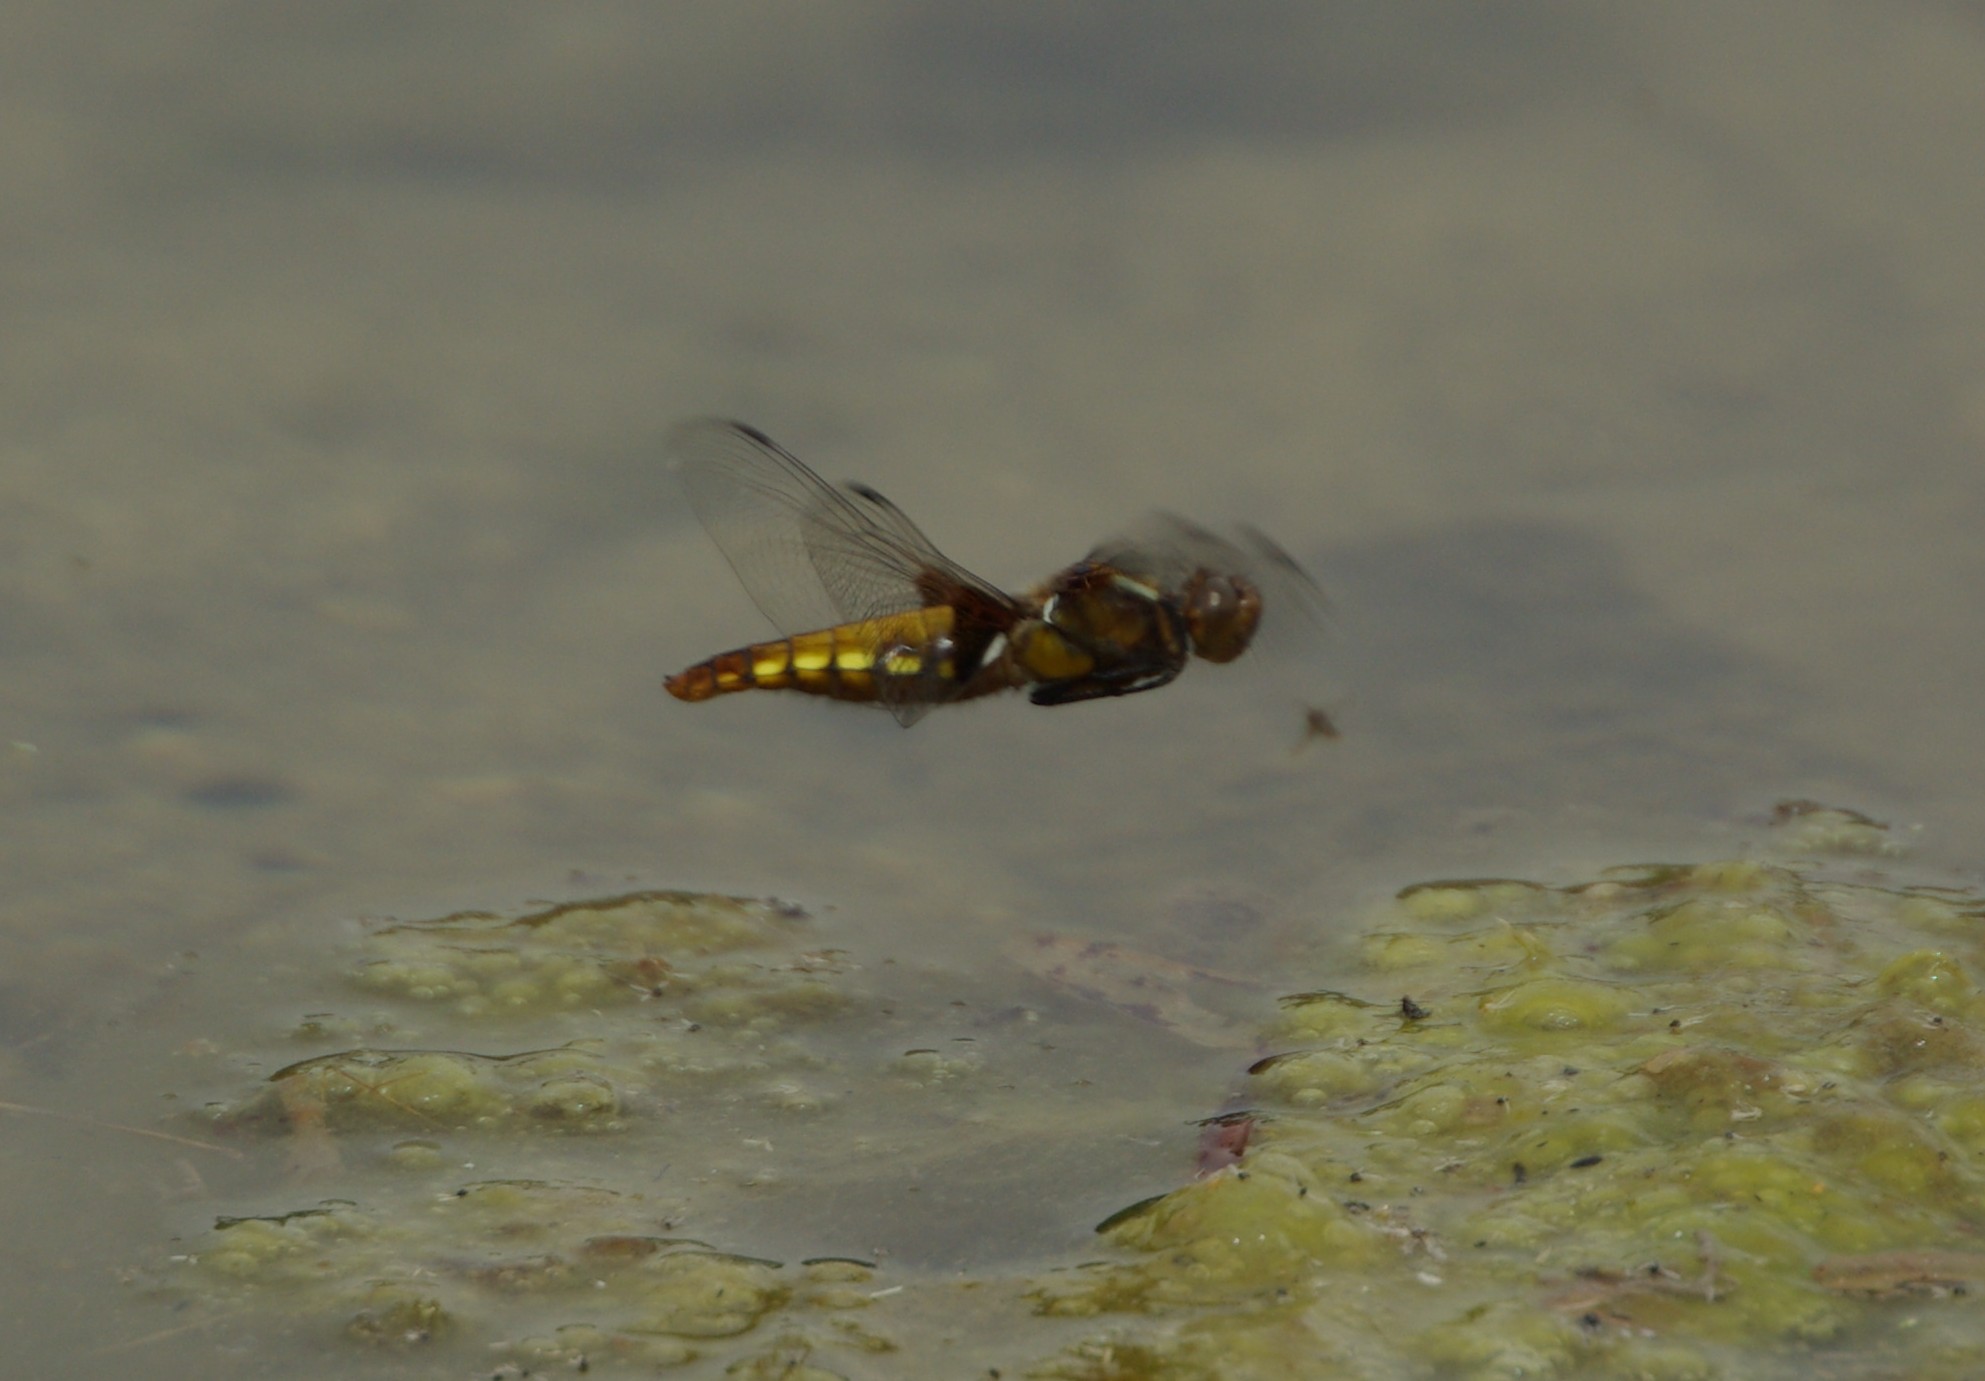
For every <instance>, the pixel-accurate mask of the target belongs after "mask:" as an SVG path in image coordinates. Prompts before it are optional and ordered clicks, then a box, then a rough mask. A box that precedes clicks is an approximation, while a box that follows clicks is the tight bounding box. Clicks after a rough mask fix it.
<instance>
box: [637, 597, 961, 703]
mask: <svg viewBox="0 0 1985 1381" xmlns="http://www.w3.org/2000/svg"><path fill="white" fill-rule="evenodd" d="M953 621H954V620H953V614H952V611H951V610H950V609H949V608H947V607H943V606H939V607H935V608H930V609H916V610H912V611H911V612H909V613H907V614H890V615H886V616H884V617H882V618H876V619H864V620H862V621H861V622H859V623H844V624H840V625H838V626H837V627H834V628H823V629H820V630H819V631H817V632H813V633H796V634H794V635H793V636H792V637H790V638H781V639H779V640H778V641H776V642H769V643H753V644H751V645H750V646H749V647H740V648H737V649H736V650H734V651H731V652H720V653H718V654H717V655H716V656H714V657H711V658H708V659H706V660H704V661H701V662H698V663H697V664H696V665H695V666H693V667H690V668H688V669H687V670H685V671H681V672H678V673H676V674H675V675H674V676H671V677H669V679H668V680H667V681H665V682H664V683H663V685H664V686H665V687H666V688H667V690H668V693H669V694H670V695H673V696H674V697H675V698H676V699H678V700H692V701H693V700H709V699H711V698H712V697H714V696H719V695H729V694H731V693H732V692H735V691H747V690H796V691H802V692H804V693H806V694H808V695H825V696H830V697H832V698H833V699H836V700H862V701H866V700H877V699H880V698H882V696H881V695H880V694H879V686H881V685H884V684H889V683H894V682H901V681H907V680H916V681H919V682H932V683H935V682H943V681H948V680H950V679H952V678H955V677H956V676H957V675H958V672H959V669H958V668H957V667H956V666H955V664H954V663H953V661H952V658H953V655H954V654H953V652H952V649H951V643H950V635H951V628H952V624H953Z"/></svg>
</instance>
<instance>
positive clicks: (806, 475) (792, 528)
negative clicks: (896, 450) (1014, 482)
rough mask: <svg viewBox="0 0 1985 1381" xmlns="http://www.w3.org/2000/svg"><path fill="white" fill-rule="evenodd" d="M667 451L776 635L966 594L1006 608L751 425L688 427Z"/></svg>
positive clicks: (878, 505) (880, 507) (966, 574)
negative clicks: (951, 594) (948, 594)
mask: <svg viewBox="0 0 1985 1381" xmlns="http://www.w3.org/2000/svg"><path fill="white" fill-rule="evenodd" d="M669 452H670V457H671V464H672V465H673V467H674V469H675V470H676V473H677V474H679V475H680V476H681V477H682V483H683V487H684V489H686V490H687V491H688V493H689V502H690V506H691V507H692V508H694V509H695V510H696V516H697V518H698V519H699V520H700V521H701V522H702V524H703V528H704V531H706V532H708V533H709V534H710V536H711V539H712V540H714V541H715V542H716V544H717V548H718V550H720V551H722V552H723V554H724V559H725V560H727V561H729V562H730V564H731V569H732V570H733V571H735V572H737V578H738V580H739V581H740V582H741V583H742V584H743V585H744V588H745V590H746V592H747V593H748V594H750V596H751V598H752V601H753V603H755V604H757V606H758V607H759V609H760V611H762V612H763V613H764V615H765V617H766V618H768V619H770V620H771V621H772V623H773V625H774V626H775V627H777V628H778V629H779V631H780V632H782V633H786V634H794V633H806V632H811V631H813V630H814V629H818V628H828V627H831V626H833V625H835V624H840V623H849V622H854V621H857V620H861V619H870V618H875V617H878V616H880V615H883V614H899V613H904V612H906V611H908V610H911V609H919V608H923V607H925V606H927V605H930V604H933V603H937V602H941V601H942V600H943V599H944V598H945V595H946V592H948V591H953V590H956V589H958V588H961V587H962V589H964V590H967V591H971V592H974V593H976V594H978V595H981V596H983V597H984V598H986V599H988V600H990V601H992V602H993V603H994V604H997V605H1000V606H1005V605H1008V604H1010V603H1011V601H1010V599H1009V598H1008V597H1007V596H1006V595H1004V594H1002V593H1001V592H1000V591H999V590H997V589H995V588H994V587H993V586H991V585H989V584H987V583H986V582H985V581H983V580H981V579H979V577H977V576H975V575H973V574H972V573H971V572H970V571H967V570H966V569H965V568H964V567H962V566H960V565H958V564H957V563H956V562H954V561H952V560H951V559H950V558H949V557H947V556H945V555H944V553H942V552H940V551H939V550H938V549H937V548H936V547H935V546H933V545H932V544H931V541H930V539H929V538H928V537H926V536H924V534H923V533H922V532H921V531H920V530H919V529H918V528H917V525H916V524H915V523H913V522H911V521H910V520H909V519H908V518H907V517H905V516H904V514H903V512H902V510H901V509H899V508H897V507H896V505H894V504H892V503H890V502H889V501H888V500H887V499H885V498H883V497H882V495H880V494H878V493H876V492H875V491H874V490H873V489H870V488H868V487H867V486H865V485H848V486H844V487H839V488H837V487H835V486H834V485H830V484H828V483H827V482H826V481H825V480H823V479H821V478H820V476H818V475H816V474H815V473H814V472H813V471H812V470H810V469H808V468H807V467H806V466H805V465H804V464H803V463H801V461H800V460H799V458H798V457H796V456H794V455H793V454H792V453H791V452H790V451H788V450H786V449H785V448H784V447H782V446H780V445H779V444H778V443H777V442H775V441H773V440H772V438H770V437H768V436H766V435H765V434H764V433H763V432H761V431H759V430H757V429H756V428H755V427H750V426H747V425H746V424H744V423H742V422H729V421H724V420H722V419H718V418H703V419H699V420H698V421H694V422H689V423H685V424H684V425H683V426H681V427H679V428H677V429H676V431H675V433H674V434H673V435H672V436H671V437H670V438H669Z"/></svg>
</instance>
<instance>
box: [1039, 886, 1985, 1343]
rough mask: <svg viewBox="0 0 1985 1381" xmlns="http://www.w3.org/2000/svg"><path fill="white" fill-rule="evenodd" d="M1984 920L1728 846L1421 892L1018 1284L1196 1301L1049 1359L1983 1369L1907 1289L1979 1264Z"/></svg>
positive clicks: (1071, 1302)
mask: <svg viewBox="0 0 1985 1381" xmlns="http://www.w3.org/2000/svg"><path fill="white" fill-rule="evenodd" d="M1981 939H1985V907H1981V906H1980V904H1979V903H1978V901H1977V899H1976V898H1968V897H1964V896H1960V895H1956V894H1953V893H1950V892H1947V891H1939V890H1935V889H1922V890H1912V889H1891V888H1885V887H1878V886H1871V885H1864V884H1855V883H1842V882H1828V881H1821V880H1817V879H1814V878H1810V877H1806V876H1802V875H1800V874H1797V873H1794V872H1792V871H1788V870H1786V869H1782V868H1778V867H1774V866H1770V865H1767V864H1763V863H1756V862H1747V861H1738V862H1725V863H1713V864H1706V865H1702V866H1695V867H1667V866H1663V867H1645V868H1627V869H1619V870H1614V871H1611V872H1609V873H1607V874H1605V875H1603V876H1602V877H1600V878H1599V879H1597V880H1595V881H1592V882H1588V883H1585V884H1582V885H1577V886H1569V887H1556V888H1553V887H1543V886H1538V885H1536V884H1532V883H1522V882H1511V881H1507V880H1479V881H1466V882H1455V883H1446V884H1428V885H1423V886H1419V887H1414V888H1409V889H1407V890H1406V891H1405V892H1403V893H1401V894H1400V895H1399V897H1398V898H1397V899H1396V900H1395V901H1394V902H1393V903H1392V904H1391V905H1390V906H1389V907H1387V908H1386V910H1385V913H1384V914H1383V915H1381V916H1379V917H1378V918H1377V919H1376V921H1375V923H1374V924H1373V925H1372V926H1371V927H1370V929H1369V930H1368V931H1367V933H1366V935H1365V937H1364V939H1363V941H1362V945H1361V948H1360V955H1361V962H1360V964H1359V965H1358V966H1357V968H1356V970H1355V971H1353V972H1352V973H1349V974H1346V975H1344V977H1343V978H1342V980H1341V989H1340V990H1338V991H1330V992H1310V993H1303V994H1299V995H1294V996H1291V997H1288V998H1286V999H1284V1001H1283V1003H1282V1004H1281V1010H1280V1013H1279V1015H1278V1017H1277V1018H1276V1020H1274V1021H1273V1022H1272V1023H1271V1024H1270V1025H1269V1026H1268V1027H1267V1029H1265V1030H1264V1031H1263V1032H1262V1041H1263V1046H1264V1048H1265V1050H1266V1051H1268V1052H1269V1053H1267V1054H1265V1055H1264V1056H1263V1058H1261V1059H1259V1060H1258V1061H1257V1062H1256V1063H1255V1064H1254V1066H1253V1067H1252V1069H1251V1070H1250V1072H1249V1078H1248V1081H1247V1089H1246V1095H1245V1096H1246V1099H1247V1101H1248V1102H1249V1103H1250V1104H1252V1106H1253V1113H1254V1116H1255V1118H1256V1122H1255V1125H1254V1128H1253V1136H1252V1142H1251V1145H1250V1147H1249V1149H1248V1150H1247V1153H1246V1155H1245V1156H1244V1158H1243V1159H1242V1160H1241V1161H1240V1162H1239V1163H1238V1164H1237V1165H1234V1166H1232V1167H1229V1168H1225V1169H1221V1170H1218V1171H1216V1172H1215V1173H1212V1174H1210V1175H1209V1176H1207V1177H1206V1178H1204V1179H1201V1180H1199V1181H1198V1182H1196V1183H1193V1184H1191V1185H1188V1186H1186V1187H1185V1188H1182V1189H1179V1190H1176V1191H1174V1192H1173V1193H1171V1194H1168V1195H1165V1196H1163V1197H1161V1198H1159V1199H1157V1200H1155V1201H1151V1202H1149V1203H1146V1204H1143V1205H1140V1206H1139V1207H1138V1208H1136V1209H1134V1210H1130V1211H1127V1212H1125V1213H1123V1214H1119V1215H1118V1216H1117V1217H1115V1218H1113V1219H1112V1220H1110V1221H1109V1222H1108V1223H1106V1224H1105V1225H1104V1228H1103V1233H1104V1235H1105V1237H1106V1238H1108V1239H1109V1240H1110V1241H1112V1242H1113V1243H1115V1244H1116V1245H1117V1246H1118V1247H1120V1248H1124V1249H1128V1252H1129V1255H1127V1256H1125V1257H1122V1258H1119V1259H1117V1260H1115V1261H1112V1262H1106V1263H1103V1264H1100V1265H1093V1266H1090V1267H1086V1268H1082V1269H1079V1270H1075V1271H1070V1272H1065V1273H1060V1274H1057V1275H1054V1276H1050V1277H1048V1278H1047V1279H1046V1280H1045V1281H1044V1282H1043V1283H1042V1284H1041V1285H1040V1286H1039V1287H1038V1288H1037V1290H1036V1292H1035V1296H1034V1298H1035V1302H1036V1306H1037V1308H1039V1309H1040V1310H1041V1311H1043V1312H1044V1313H1048V1314H1054V1315H1068V1314H1094V1315H1099V1316H1103V1315H1119V1316H1121V1315H1128V1314H1142V1315H1150V1314H1158V1315H1163V1316H1167V1317H1172V1318H1177V1319H1185V1320H1189V1326H1188V1325H1186V1324H1174V1325H1173V1326H1171V1327H1169V1328H1167V1329H1164V1330H1160V1331H1159V1332H1158V1333H1156V1334H1146V1333H1138V1334H1134V1335H1125V1334H1113V1335H1105V1336H1104V1337H1103V1338H1101V1339H1098V1340H1092V1342H1091V1343H1089V1344H1086V1345H1085V1347H1086V1348H1087V1349H1088V1351H1087V1352H1085V1351H1084V1349H1083V1348H1077V1349H1073V1350H1071V1351H1069V1352H1066V1353H1064V1354H1061V1355H1060V1356H1059V1357H1057V1358H1056V1359H1055V1360H1054V1361H1052V1362H1049V1363H1044V1364H1042V1366H1041V1367H1040V1368H1039V1369H1037V1371H1036V1372H1035V1373H1034V1374H1036V1375H1038V1376H1042V1377H1097V1378H1101V1377H1107V1376H1117V1375H1126V1376H1128V1375H1136V1376H1149V1377H1202V1376H1204V1377H1216V1376H1217V1377H1227V1376H1234V1377H1238V1376H1254V1375H1270V1374H1273V1375H1277V1376H1289V1377H1307V1376H1318V1377H1323V1376H1330V1377H1336V1376H1368V1375H1369V1376H1391V1375H1398V1374H1401V1373H1402V1372H1403V1373H1404V1374H1435V1375H1442V1376H1449V1375H1452V1376H1468V1377H1539V1376H1561V1375H1586V1374H1592V1375H1601V1374H1603V1375H1609V1376H1610V1375H1620V1376H1637V1377H1677V1378H1680V1377H1708V1376H1718V1375H1763V1374H1771V1372H1772V1369H1773V1361H1774V1359H1777V1363H1778V1366H1777V1370H1778V1374H1791V1373H1792V1372H1793V1371H1795V1370H1797V1369H1798V1366H1799V1364H1798V1363H1797V1361H1796V1359H1797V1358H1798V1357H1799V1356H1801V1355H1803V1354H1805V1353H1806V1352H1807V1350H1808V1349H1810V1348H1812V1347H1813V1346H1815V1345H1821V1346H1824V1347H1826V1348H1828V1349H1837V1350H1841V1351H1844V1352H1852V1351H1854V1350H1856V1349H1860V1348H1869V1349H1874V1350H1876V1351H1878V1352H1880V1353H1881V1354H1882V1355H1885V1356H1888V1357H1890V1359H1891V1360H1892V1361H1893V1360H1894V1359H1895V1358H1896V1357H1898V1356H1901V1355H1905V1354H1895V1353H1892V1352H1890V1351H1888V1350H1889V1349H1891V1348H1893V1347H1894V1346H1896V1344H1897V1339H1898V1338H1903V1337H1907V1338H1908V1339H1909V1340H1910V1341H1909V1351H1908V1352H1907V1353H1906V1356H1907V1357H1908V1358H1909V1359H1910V1360H1909V1362H1908V1363H1907V1364H1906V1365H1904V1366H1903V1371H1898V1372H1895V1373H1893V1374H1903V1372H1905V1371H1906V1372H1907V1373H1908V1374H1910V1375H1914V1376H1942V1375H1948V1376H1952V1377H1955V1376H1961V1375H1969V1374H1973V1373H1974V1372H1975V1371H1976V1370H1977V1369H1978V1368H1979V1367H1981V1366H1985V1330H1980V1329H1979V1328H1978V1327H1976V1326H1975V1323H1974V1322H1973V1321H1972V1319H1971V1315H1972V1313H1973V1311H1972V1310H1971V1309H1970V1308H1969V1306H1968V1305H1967V1304H1965V1303H1963V1302H1961V1301H1957V1302H1951V1301H1947V1302H1946V1303H1945V1304H1944V1305H1943V1306H1942V1309H1943V1311H1944V1312H1942V1313H1929V1314H1926V1313H1925V1309H1924V1299H1923V1297H1924V1296H1936V1295H1945V1296H1948V1295H1951V1294H1952V1293H1953V1292H1962V1291H1964V1290H1965V1289H1967V1288H1968V1287H1969V1284H1970V1282H1972V1281H1985V1160H1981V1157H1985V1091H1982V1090H1985V995H1981V994H1980V992H1979V991H1978V989H1977V987H1976V986H1975V982H1974V979H1973V975H1974V974H1976V973H1978V972H1980V971H1981V964H1982V963H1985V954H1982V953H1981V943H1980V942H1981ZM1905 1319H1907V1320H1910V1321H1911V1322H1912V1324H1913V1327H1912V1330H1911V1331H1910V1332H1909V1333H1908V1334H1903V1333H1901V1332H1900V1331H1898V1328H1897V1325H1898V1323H1899V1322H1900V1321H1902V1320H1905ZM1130 1336H1135V1337H1136V1338H1137V1339H1138V1343H1137V1346H1138V1348H1139V1349H1141V1351H1140V1352H1139V1353H1138V1355H1139V1356H1140V1358H1141V1359H1142V1360H1141V1361H1140V1362H1139V1364H1138V1365H1137V1366H1136V1367H1134V1368H1132V1369H1130V1370H1114V1371H1113V1370H1111V1369H1110V1368H1109V1367H1108V1366H1105V1365H1102V1364H1101V1363H1097V1364H1095V1365H1090V1364H1089V1363H1087V1362H1085V1361H1084V1358H1085V1357H1090V1358H1091V1359H1092V1360H1093V1358H1094V1356H1100V1355H1102V1353H1109V1354H1110V1355H1112V1356H1115V1355H1117V1354H1116V1353H1114V1352H1111V1345H1112V1339H1114V1340H1115V1342H1118V1343H1122V1342H1125V1341H1126V1340H1127V1338H1128V1337H1130ZM1271 1340H1279V1343H1277V1344H1276V1345H1275V1347H1272V1348H1271V1351H1275V1352H1276V1361H1275V1362H1274V1363H1273V1364H1272V1365H1270V1364H1265V1363H1264V1364H1259V1365H1256V1364H1250V1365H1245V1366H1243V1365H1239V1364H1238V1363H1235V1364H1232V1365H1230V1363H1231V1362H1233V1359H1235V1358H1238V1357H1241V1356H1243V1355H1256V1354H1258V1352H1259V1350H1260V1348H1261V1347H1262V1346H1264V1345H1265V1344H1266V1343H1268V1342H1269V1341H1271ZM1098 1349H1101V1352H1100V1353H1099V1352H1098V1351H1097V1350H1098ZM1124 1355H1128V1354H1124Z"/></svg>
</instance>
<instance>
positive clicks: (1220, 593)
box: [1181, 568, 1261, 662]
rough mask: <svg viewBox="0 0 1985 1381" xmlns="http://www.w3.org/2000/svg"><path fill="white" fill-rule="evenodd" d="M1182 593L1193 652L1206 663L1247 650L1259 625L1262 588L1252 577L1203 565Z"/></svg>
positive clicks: (1225, 658)
mask: <svg viewBox="0 0 1985 1381" xmlns="http://www.w3.org/2000/svg"><path fill="white" fill-rule="evenodd" d="M1181 595H1182V599H1181V603H1182V604H1183V605H1184V606H1185V623H1186V631H1187V633H1189V634H1190V635H1191V637H1192V650H1193V651H1194V652H1196V653H1198V654H1199V655H1200V656H1201V657H1204V658H1205V659H1206V660H1207V661H1209V662H1231V661H1233V660H1234V658H1236V657H1238V656H1240V655H1241V654H1242V653H1243V652H1246V651H1247V650H1248V644H1249V643H1250V642H1252V641H1253V640H1254V630H1255V629H1256V628H1258V627H1260V625H1261V590H1260V588H1259V587H1258V586H1257V585H1256V584H1255V583H1254V582H1253V581H1252V580H1249V579H1248V578H1247V577H1246V576H1240V575H1218V574H1215V573H1214V572H1212V571H1209V570H1206V569H1204V568H1202V569H1200V570H1197V571H1194V572H1193V573H1192V579H1190V580H1188V581H1187V582H1186V584H1185V589H1184V590H1183V591H1182V592H1181Z"/></svg>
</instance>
